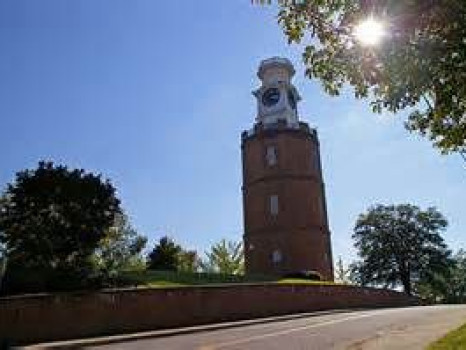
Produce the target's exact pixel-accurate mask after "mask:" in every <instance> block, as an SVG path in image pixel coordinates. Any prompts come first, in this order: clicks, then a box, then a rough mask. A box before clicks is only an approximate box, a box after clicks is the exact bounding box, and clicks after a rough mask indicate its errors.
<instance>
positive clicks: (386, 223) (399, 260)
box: [352, 204, 450, 294]
mask: <svg viewBox="0 0 466 350" xmlns="http://www.w3.org/2000/svg"><path fill="white" fill-rule="evenodd" d="M446 227H447V220H446V219H445V218H444V217H443V215H442V214H441V213H440V212H438V211H437V210H436V209H435V208H428V209H427V210H426V211H423V210H421V209H420V208H419V207H417V206H414V205H410V204H401V205H387V206H386V205H381V204H378V205H376V206H374V207H372V208H370V209H369V210H368V212H367V213H365V214H361V215H360V216H359V218H358V219H357V222H356V225H355V228H354V234H353V236H352V237H353V239H354V240H355V247H356V249H357V250H358V255H359V256H360V258H361V261H360V262H358V264H357V265H355V266H357V267H358V273H359V278H360V280H361V283H362V284H382V285H384V286H386V287H388V286H392V287H394V286H397V285H401V286H402V287H403V289H404V291H405V292H406V293H408V294H412V291H413V287H414V286H415V284H416V283H417V282H419V281H424V282H426V281H430V282H433V281H434V279H435V278H436V276H437V275H443V274H445V273H447V271H448V268H449V266H450V251H449V250H448V249H447V246H446V244H445V243H444V241H443V238H442V237H441V235H440V233H441V232H442V231H443V230H445V228H446Z"/></svg>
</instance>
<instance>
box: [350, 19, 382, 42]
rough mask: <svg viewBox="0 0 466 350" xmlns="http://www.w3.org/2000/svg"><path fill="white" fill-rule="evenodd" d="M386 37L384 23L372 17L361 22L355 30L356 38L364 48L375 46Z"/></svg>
mask: <svg viewBox="0 0 466 350" xmlns="http://www.w3.org/2000/svg"><path fill="white" fill-rule="evenodd" d="M384 35H385V29H384V25H383V23H382V22H380V21H377V20H375V19H374V18H372V17H370V18H367V19H365V20H364V21H362V22H360V23H359V24H358V25H357V26H356V27H355V28H354V36H355V37H356V39H357V40H358V41H359V42H360V43H361V45H364V46H375V45H377V44H378V43H379V42H380V41H381V40H382V37H383V36H384Z"/></svg>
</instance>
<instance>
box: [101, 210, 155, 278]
mask: <svg viewBox="0 0 466 350" xmlns="http://www.w3.org/2000/svg"><path fill="white" fill-rule="evenodd" d="M146 243H147V237H144V236H141V235H139V234H138V233H137V232H136V230H135V229H134V228H133V227H132V226H131V224H130V223H129V220H128V217H127V216H126V215H125V214H118V215H116V217H115V221H114V223H113V225H112V227H110V228H109V229H108V230H107V232H106V235H105V237H104V238H103V239H102V240H101V242H100V244H99V247H98V249H97V250H96V252H95V253H94V262H95V264H96V266H97V268H98V270H99V271H100V273H101V274H102V275H103V277H105V278H106V279H112V278H115V277H117V276H118V275H119V273H120V272H122V271H124V270H134V269H140V268H143V267H144V265H145V264H144V262H143V258H142V256H141V252H142V250H143V249H144V247H145V246H146Z"/></svg>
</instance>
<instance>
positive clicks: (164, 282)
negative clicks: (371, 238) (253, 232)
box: [122, 270, 333, 288]
mask: <svg viewBox="0 0 466 350" xmlns="http://www.w3.org/2000/svg"><path fill="white" fill-rule="evenodd" d="M122 279H123V280H124V284H127V285H132V286H141V287H158V288H169V287H186V286H196V285H209V284H232V283H233V284H241V283H260V282H269V283H278V284H318V285H323V284H333V282H328V281H311V280H305V279H294V278H293V279H289V278H288V279H277V278H276V277H271V276H244V275H224V274H217V273H188V272H172V271H153V270H144V271H128V272H125V273H123V275H122Z"/></svg>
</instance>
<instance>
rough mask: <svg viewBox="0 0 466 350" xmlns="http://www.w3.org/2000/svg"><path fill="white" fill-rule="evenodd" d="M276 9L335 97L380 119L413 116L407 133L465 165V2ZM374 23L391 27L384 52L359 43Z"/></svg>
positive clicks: (337, 1) (419, 0)
mask: <svg viewBox="0 0 466 350" xmlns="http://www.w3.org/2000/svg"><path fill="white" fill-rule="evenodd" d="M255 2H260V3H271V2H272V1H270V0H268V1H267V0H258V1H255ZM278 3H279V4H280V11H279V14H278V22H279V24H280V25H281V27H282V28H283V32H284V34H285V36H286V37H287V38H288V41H289V42H290V43H301V42H305V43H306V44H305V45H304V47H305V48H304V53H303V61H304V63H305V65H306V75H307V76H308V77H309V78H311V79H312V78H317V79H319V80H320V81H321V83H322V85H323V88H324V90H325V91H326V92H327V93H329V94H330V95H338V94H339V93H340V92H341V90H342V88H343V87H344V85H345V84H346V83H347V84H349V85H350V86H352V88H353V91H354V95H355V96H356V97H357V98H369V99H370V101H371V106H372V109H373V111H375V112H381V111H382V110H388V111H391V112H398V111H400V110H404V109H406V110H408V111H409V112H410V114H409V118H408V119H407V121H406V122H405V126H406V128H407V129H408V130H410V131H416V132H419V133H420V134H422V135H423V136H427V137H429V138H430V139H431V140H432V142H433V143H434V145H435V146H436V147H438V148H439V149H440V150H441V151H442V152H443V153H448V152H460V154H461V155H462V156H463V158H464V160H465V161H466V155H465V152H466V117H465V116H466V84H464V82H465V81H466V41H465V40H464V38H465V37H466V2H465V1H459V0H438V1H425V0H412V1H394V0H381V1H368V0H322V1H316V0H298V1H278ZM368 18H370V19H371V20H373V21H378V23H381V24H383V25H384V27H385V36H384V37H382V42H381V43H380V45H372V46H371V45H364V42H362V41H361V40H358V39H360V38H358V35H357V33H358V29H359V28H361V27H359V26H360V24H361V23H364V22H363V21H364V20H366V19H368ZM366 23H368V22H366Z"/></svg>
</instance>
